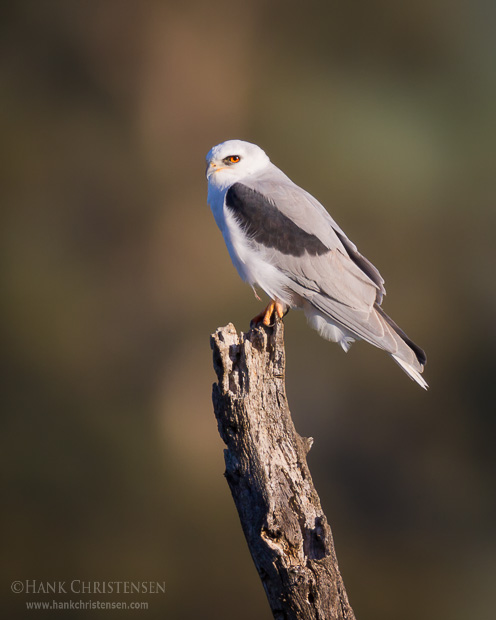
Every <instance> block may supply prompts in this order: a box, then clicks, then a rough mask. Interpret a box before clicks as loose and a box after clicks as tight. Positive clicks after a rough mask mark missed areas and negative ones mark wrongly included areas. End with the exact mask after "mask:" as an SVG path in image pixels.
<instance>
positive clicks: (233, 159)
mask: <svg viewBox="0 0 496 620" xmlns="http://www.w3.org/2000/svg"><path fill="white" fill-rule="evenodd" d="M240 159H241V158H240V156H239V155H230V156H229V157H228V158H227V161H228V162H229V163H230V164H237V163H238V161H239V160H240Z"/></svg>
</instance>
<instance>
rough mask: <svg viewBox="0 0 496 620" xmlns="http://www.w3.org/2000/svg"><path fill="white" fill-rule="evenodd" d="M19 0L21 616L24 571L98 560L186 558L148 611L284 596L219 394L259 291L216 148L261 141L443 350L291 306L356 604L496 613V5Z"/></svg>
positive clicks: (12, 519)
mask: <svg viewBox="0 0 496 620" xmlns="http://www.w3.org/2000/svg"><path fill="white" fill-rule="evenodd" d="M0 10H1V18H0V32H1V43H0V44H1V60H0V89H1V99H0V100H1V104H0V105H1V106H2V113H1V115H0V123H1V131H2V140H1V146H0V153H1V162H2V166H1V185H2V191H3V197H2V209H1V211H2V220H3V221H2V225H1V230H0V239H1V275H2V304H1V308H2V317H1V327H2V332H3V338H2V341H3V345H2V351H3V363H2V379H3V394H4V397H5V399H4V402H5V404H4V406H3V408H2V425H1V426H2V430H1V438H0V446H1V449H0V454H1V457H0V458H1V460H2V467H1V475H2V498H3V510H2V525H1V527H2V530H1V531H2V538H3V542H2V588H1V591H2V594H1V596H2V601H1V605H2V608H3V609H4V610H5V612H4V614H3V615H4V616H5V617H9V618H16V617H20V618H22V617H25V616H26V615H28V614H29V615H30V616H31V614H32V612H27V611H26V610H25V602H26V601H28V600H47V597H42V596H38V597H36V596H28V595H25V594H17V595H16V594H13V593H11V588H10V584H11V582H12V581H14V580H23V581H25V580H33V579H36V580H44V581H55V580H62V581H64V580H65V581H71V580H72V579H80V580H86V581H117V580H128V581H158V582H165V585H166V593H165V595H153V596H152V595H144V596H139V597H131V598H130V597H129V596H128V597H127V598H126V599H125V600H127V601H130V600H131V599H132V600H135V599H136V600H144V601H148V603H149V610H148V611H147V612H141V614H140V615H142V616H143V617H146V618H150V619H152V618H174V619H184V620H190V619H193V618H205V619H207V618H208V619H210V618H212V619H213V618H215V619H218V620H221V619H231V618H237V619H239V620H248V619H253V618H267V619H269V618H271V613H270V610H269V607H268V605H267V603H266V600H265V594H264V592H263V589H262V586H261V584H260V582H259V579H258V576H257V574H256V571H255V568H254V566H253V564H252V560H251V558H250V556H249V552H248V549H247V547H246V544H245V541H244V538H243V535H242V532H241V528H240V525H239V522H238V517H237V513H236V511H235V508H234V505H233V503H232V500H231V497H230V494H229V490H228V487H227V484H226V482H225V480H224V478H223V471H224V463H223V444H222V442H221V440H220V438H219V436H218V434H217V428H216V422H215V418H214V415H213V411H212V405H211V385H212V383H213V381H214V379H215V375H214V372H213V368H212V362H211V351H210V347H209V335H210V333H212V332H213V331H215V329H216V328H217V327H218V326H221V325H225V324H226V323H228V322H229V321H232V322H234V324H235V325H236V327H237V328H238V330H247V329H248V325H249V319H250V318H251V317H252V316H254V315H255V314H256V313H257V312H258V311H259V310H260V304H259V302H257V301H256V300H255V298H254V297H253V294H252V292H251V290H250V289H249V287H247V286H246V285H245V284H243V283H242V282H241V280H240V279H239V278H238V275H237V274H236V272H235V270H234V268H233V266H232V265H231V262H230V260H229V257H228V254H227V251H226V249H225V246H224V242H223V240H222V237H221V234H220V232H219V231H218V230H217V228H216V226H215V222H214V220H213V217H212V215H211V213H210V210H209V208H208V206H207V204H206V182H205V179H204V165H205V164H204V157H205V154H206V153H207V151H208V150H209V149H210V148H211V146H213V145H214V144H217V143H219V142H222V141H223V140H226V139H229V138H242V139H246V140H249V141H252V142H255V143H257V144H259V145H260V146H262V148H264V150H266V152H267V153H268V154H269V156H270V157H271V159H272V161H274V162H275V163H276V164H277V165H278V166H280V167H281V168H282V169H283V170H284V171H285V172H286V173H287V174H288V175H289V176H290V177H291V178H292V179H293V180H294V181H295V182H296V183H298V184H299V185H301V186H303V187H304V188H306V189H307V190H308V191H310V192H311V193H312V194H314V195H315V196H316V197H317V198H319V199H320V200H321V202H323V203H324V205H326V206H327V208H328V209H329V210H330V212H331V213H332V215H333V217H334V218H335V219H336V220H337V222H338V223H339V224H340V225H341V227H342V228H343V229H344V230H345V231H346V233H347V234H348V235H349V237H350V238H351V239H352V240H353V241H354V242H355V243H356V244H357V245H358V247H359V249H360V251H361V252H362V253H363V254H364V255H365V256H367V257H368V258H369V259H370V260H371V261H372V262H373V263H374V264H375V265H376V266H377V267H378V268H379V269H380V270H381V273H382V275H383V276H384V277H385V279H386V285H387V290H388V293H389V294H388V296H387V298H386V299H385V302H384V305H383V307H384V308H385V310H386V312H387V313H388V314H390V315H391V316H392V317H393V318H394V320H395V321H397V322H398V323H399V324H400V325H401V327H403V328H404V329H405V331H406V332H407V333H408V334H409V336H411V338H412V339H413V340H414V341H415V342H417V343H418V344H419V345H420V346H422V347H423V348H425V350H426V352H427V356H428V365H427V368H426V372H425V375H424V376H425V378H426V380H427V381H428V383H429V384H430V386H431V387H430V390H429V392H427V393H425V392H424V391H423V390H421V389H420V388H419V387H418V386H417V385H416V384H414V383H413V382H412V381H409V380H408V378H407V377H406V376H405V375H404V374H403V373H402V372H401V370H400V369H399V368H398V367H397V366H396V365H395V364H394V363H393V362H392V361H391V359H390V358H389V357H388V356H387V355H385V354H384V353H382V352H380V351H378V350H376V349H374V348H372V347H370V346H368V345H365V344H363V343H357V344H355V345H354V346H353V347H352V349H351V351H350V352H349V353H348V354H347V355H345V354H344V353H343V352H342V351H341V349H340V348H339V347H338V346H336V345H333V344H330V343H327V342H325V341H323V340H321V339H320V338H319V337H318V335H317V334H316V333H315V332H313V331H311V330H310V329H309V328H308V327H307V326H306V324H305V320H304V317H303V316H302V315H301V313H295V312H292V313H290V314H289V315H288V316H287V318H286V319H285V324H286V352H287V360H288V361H287V363H288V369H287V384H288V385H287V388H288V396H289V402H290V407H291V410H292V414H293V418H294V420H295V425H296V428H297V429H298V431H299V432H300V434H302V435H304V436H312V437H314V438H315V443H314V447H313V448H312V450H311V452H310V453H309V458H308V460H309V465H310V469H311V471H312V475H313V478H314V482H315V485H316V487H317V490H318V492H319V494H320V497H321V501H322V505H323V508H324V510H325V512H326V514H327V517H328V519H329V521H330V523H331V526H332V530H333V534H334V538H335V543H336V549H337V555H338V559H339V562H340V567H341V571H342V573H343V577H344V581H345V584H346V587H347V590H348V594H349V598H350V601H351V604H352V606H353V608H354V610H355V613H356V616H357V618H358V619H359V620H360V619H365V618H367V619H368V620H393V619H394V620H396V619H398V618H401V619H402V620H414V619H418V618H422V619H423V620H431V619H434V618H440V617H441V618H450V619H451V620H461V619H465V618H467V617H470V618H477V619H486V618H487V619H489V618H491V619H492V618H494V617H495V615H496V602H495V600H494V582H495V580H496V526H495V518H496V501H495V500H496V497H495V485H494V478H495V473H496V471H495V470H496V454H495V450H494V437H495V431H496V424H495V415H494V414H495V396H496V394H495V391H496V390H495V384H496V380H495V371H496V364H495V355H496V346H495V345H496V329H495V321H494V316H495V312H496V287H495V285H494V270H495V267H496V262H495V259H496V244H495V242H494V230H495V226H496V210H495V190H494V177H495V174H494V172H495V171H494V161H495V158H494V143H495V124H494V110H495V104H496V79H495V73H494V68H495V52H496V39H495V37H494V26H493V24H494V17H495V15H494V13H495V9H494V6H493V5H491V4H490V3H487V2H484V1H483V0H480V1H477V0H476V1H473V2H466V3H462V2H460V3H458V2H448V1H447V0H418V1H417V2H415V3H398V2H394V1H393V0H373V1H369V2H363V3H337V2H324V1H320V2H306V3H302V2H292V1H288V0H286V1H285V2H281V1H276V2H270V3H269V2H262V1H257V0H255V1H251V2H247V3H241V2H237V3H233V2H226V1H224V0H220V1H219V2H216V3H214V4H213V5H212V4H211V3H206V2H184V3H172V2H160V1H158V0H157V1H153V0H146V1H141V2H140V1H137V0H136V1H124V0H120V1H119V0H100V1H98V2H83V1H77V0H69V1H67V0H59V1H51V0H46V1H43V2H38V1H27V0H20V1H18V2H6V3H2V7H1V9H0ZM48 598H49V599H50V600H51V599H52V598H53V597H48ZM67 598H71V597H67ZM72 598H74V597H72ZM76 598H77V597H76ZM82 598H84V597H82ZM89 598H93V599H97V598H100V599H102V600H110V601H116V600H121V598H122V597H116V596H115V595H113V596H107V597H103V596H101V597H95V596H93V597H88V599H89ZM38 613H40V612H38ZM59 614H60V615H59V617H64V613H63V612H59ZM126 614H127V615H128V616H133V613H132V612H130V611H128V612H122V611H121V612H115V614H113V613H112V612H105V614H103V615H102V617H105V618H111V617H114V616H115V617H123V615H126ZM52 615H53V614H52ZM95 615H98V614H97V613H95V612H80V613H79V617H81V618H86V617H90V616H91V617H95ZM135 615H137V614H135Z"/></svg>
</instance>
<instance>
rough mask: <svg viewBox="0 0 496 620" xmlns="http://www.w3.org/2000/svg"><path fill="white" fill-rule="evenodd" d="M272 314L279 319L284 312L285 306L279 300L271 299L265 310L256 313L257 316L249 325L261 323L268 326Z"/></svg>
mask: <svg viewBox="0 0 496 620" xmlns="http://www.w3.org/2000/svg"><path fill="white" fill-rule="evenodd" d="M274 314H275V315H276V317H277V318H280V319H282V317H283V316H284V315H285V314H286V312H285V308H284V306H283V305H282V303H281V302H280V301H271V302H270V304H269V305H268V306H267V307H266V308H265V310H262V312H260V314H257V316H256V317H254V318H253V319H252V320H251V321H250V326H254V325H258V324H259V323H262V325H265V326H266V327H269V326H270V323H271V319H272V316H273V315H274Z"/></svg>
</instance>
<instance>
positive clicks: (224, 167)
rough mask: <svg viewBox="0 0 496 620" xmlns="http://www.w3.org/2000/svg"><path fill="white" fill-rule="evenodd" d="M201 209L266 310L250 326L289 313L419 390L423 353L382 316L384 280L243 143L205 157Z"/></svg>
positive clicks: (303, 195)
mask: <svg viewBox="0 0 496 620" xmlns="http://www.w3.org/2000/svg"><path fill="white" fill-rule="evenodd" d="M206 175H207V180H208V203H209V205H210V207H211V209H212V212H213V214H214V217H215V221H216V222H217V225H218V226H219V228H220V230H221V231H222V234H223V236H224V240H225V242H226V245H227V249H228V250H229V255H230V256H231V260H232V262H233V263H234V266H235V267H236V269H237V270H238V273H239V275H240V276H241V278H242V279H243V280H245V281H246V282H248V283H249V284H250V285H251V286H252V288H253V290H254V291H255V295H256V296H257V298H258V295H257V293H256V290H255V286H259V287H260V288H261V289H263V290H264V291H265V292H266V293H267V295H268V296H269V297H270V298H271V300H272V301H271V303H270V304H269V305H268V306H267V308H266V309H265V310H264V312H262V313H261V314H260V315H259V316H258V317H256V318H255V319H254V321H255V322H262V323H263V324H264V325H269V324H270V322H271V319H272V316H273V315H276V316H278V317H279V318H282V317H283V315H284V314H285V312H287V310H289V308H299V309H302V310H303V311H304V313H305V316H306V317H307V320H308V323H309V324H310V326H311V327H313V328H314V329H316V330H317V331H318V332H319V334H320V335H321V336H322V337H324V338H326V339H327V340H331V341H332V342H338V343H339V344H340V345H341V346H342V348H343V349H344V350H345V351H348V349H349V348H350V345H351V343H352V342H354V341H355V340H356V339H361V340H365V341H366V342H369V343H370V344H373V345H374V346H376V347H379V349H384V351H386V352H387V353H389V354H390V355H391V356H392V358H393V359H394V361H395V362H397V363H398V364H399V365H400V366H401V368H402V369H403V370H404V371H405V372H406V373H407V375H409V376H410V377H411V378H412V379H413V380H414V381H416V382H417V383H418V384H419V385H421V386H422V387H423V388H425V389H426V388H427V383H426V382H425V381H424V379H423V378H422V376H421V374H420V373H421V372H422V371H423V369H424V364H425V362H426V356H425V353H424V352H423V351H422V349H421V348H420V347H418V346H417V345H416V344H415V343H413V342H412V341H411V340H410V338H408V336H407V335H406V334H405V332H403V331H402V330H401V329H400V328H399V327H398V326H397V325H396V323H395V322H394V321H393V320H392V319H390V318H389V317H388V315H387V314H386V313H385V312H384V311H383V310H382V308H381V302H382V297H383V295H384V294H385V292H386V291H385V288H384V280H383V278H382V277H381V274H380V273H379V271H378V270H377V269H376V268H375V267H374V265H372V263H370V262H369V261H368V260H367V259H366V258H365V257H363V256H362V255H361V254H360V253H359V252H358V250H357V248H356V246H355V245H354V244H353V243H352V242H351V241H350V240H349V239H348V237H347V236H346V235H345V234H344V232H343V231H342V230H341V228H340V227H339V226H338V225H337V224H336V222H335V221H334V220H333V219H332V217H331V216H330V215H329V213H327V211H326V210H325V209H324V207H323V206H322V205H321V204H320V203H319V202H318V200H316V199H315V198H314V197H313V196H311V195H310V194H309V193H308V192H306V191H305V190H303V189H302V188H301V187H298V185H296V184H295V183H293V181H291V179H289V178H288V177H287V176H286V175H285V174H284V173H283V172H282V171H281V170H279V168H277V167H276V166H274V164H273V163H271V161H270V159H269V158H268V157H267V155H266V154H265V153H264V151H262V149H261V148H260V147H258V146H256V145H255V144H251V143H250V142H244V141H242V140H228V141H226V142H222V143H221V144H218V145H217V146H214V147H213V148H212V149H211V150H210V151H209V153H208V155H207V170H206Z"/></svg>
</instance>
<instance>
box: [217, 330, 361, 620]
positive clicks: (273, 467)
mask: <svg viewBox="0 0 496 620" xmlns="http://www.w3.org/2000/svg"><path fill="white" fill-rule="evenodd" d="M211 344H212V349H213V351H214V367H215V371H216V373H217V376H218V379H219V382H218V383H215V384H214V386H213V396H212V397H213V403H214V410H215V416H216V418H217V422H218V426H219V432H220V435H221V437H222V439H223V440H224V442H225V444H226V446H227V449H226V450H225V451H224V455H225V462H226V472H225V476H226V478H227V482H228V484H229V487H230V489H231V493H232V496H233V498H234V502H235V504H236V507H237V509H238V513H239V517H240V520H241V525H242V527H243V531H244V534H245V537H246V540H247V542H248V546H249V548H250V552H251V555H252V557H253V561H254V562H255V565H256V567H257V569H258V573H259V575H260V579H261V580H262V583H263V586H264V588H265V592H266V593H267V597H268V599H269V604H270V606H271V609H272V613H273V614H274V618H276V619H277V620H282V619H284V620H296V619H298V620H316V619H319V620H338V619H346V620H354V618H355V616H354V614H353V610H352V609H351V607H350V604H349V602H348V597H347V595H346V591H345V588H344V584H343V580H342V578H341V574H340V572H339V568H338V563H337V559H336V554H335V551H334V543H333V540H332V535H331V530H330V527H329V524H328V523H327V519H326V516H325V515H324V513H323V511H322V508H321V506H320V500H319V497H318V495H317V492H316V490H315V488H314V486H313V482H312V478H311V476H310V471H309V469H308V466H307V462H306V454H307V452H308V451H309V449H310V447H311V445H312V441H313V440H312V439H305V438H303V437H300V435H298V433H297V432H296V430H295V428H294V425H293V421H292V419H291V414H290V412H289V407H288V402H287V399H286V390H285V376H284V373H285V352H284V327H283V324H282V321H277V322H276V324H275V326H274V327H273V328H263V327H258V328H255V329H252V330H251V331H250V332H249V333H248V334H241V336H238V334H237V333H236V329H235V327H234V325H232V324H231V323H230V324H229V325H227V326H226V327H222V328H219V329H218V330H217V331H216V332H215V334H213V335H212V337H211Z"/></svg>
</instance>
